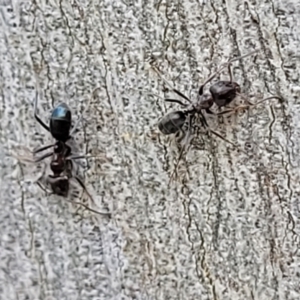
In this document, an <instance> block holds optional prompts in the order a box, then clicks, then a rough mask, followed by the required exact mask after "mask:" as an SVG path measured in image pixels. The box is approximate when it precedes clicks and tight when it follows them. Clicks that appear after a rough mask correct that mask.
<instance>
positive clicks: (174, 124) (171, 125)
mask: <svg viewBox="0 0 300 300" xmlns="http://www.w3.org/2000/svg"><path fill="white" fill-rule="evenodd" d="M185 120H186V114H185V113H184V112H182V111H173V112H170V113H169V114H167V115H165V116H164V117H163V118H162V119H161V120H160V122H159V123H158V129H159V130H160V131H161V132H162V133H163V134H166V135H168V134H173V133H176V132H177V131H179V130H180V129H181V128H182V126H183V124H184V123H185Z"/></svg>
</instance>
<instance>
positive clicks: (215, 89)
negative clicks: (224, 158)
mask: <svg viewBox="0 0 300 300" xmlns="http://www.w3.org/2000/svg"><path fill="white" fill-rule="evenodd" d="M257 52H258V50H254V51H252V52H250V53H248V54H245V55H243V56H240V57H237V58H234V59H231V60H229V61H228V62H226V63H223V64H221V65H220V66H219V68H218V70H217V71H216V72H215V73H213V74H212V75H211V76H210V77H209V78H208V79H207V80H206V81H205V82H204V83H203V84H202V85H201V86H200V88H199V91H198V97H197V100H196V101H194V102H192V101H191V100H190V99H189V98H188V97H187V96H185V95H184V94H183V93H181V92H180V91H178V90H176V89H174V88H173V87H172V86H170V84H169V83H168V82H167V81H166V80H165V79H164V78H163V77H162V75H161V74H160V72H159V71H158V70H157V69H156V68H155V67H154V66H152V68H153V69H154V71H155V72H156V73H157V74H158V75H159V76H160V77H161V79H162V80H163V81H164V82H165V83H166V84H167V85H169V86H170V87H171V89H172V90H173V92H175V93H176V94H177V95H179V96H180V97H181V98H183V99H185V100H186V101H187V102H188V103H184V102H182V101H180V100H177V99H169V98H167V99H164V100H165V101H166V102H173V103H177V104H179V105H181V106H182V107H184V108H185V110H177V111H173V112H170V113H168V114H167V115H165V116H164V117H163V118H162V119H161V120H160V121H159V123H158V128H159V130H160V131H161V132H162V133H163V134H165V135H170V134H176V133H178V132H180V131H182V127H183V125H184V124H185V122H186V120H187V119H188V130H187V136H186V139H185V140H186V142H185V145H184V146H183V148H182V151H181V153H180V155H179V159H178V163H179V160H180V158H181V156H182V153H183V151H184V149H185V147H186V144H187V143H188V142H189V141H190V136H191V128H192V122H193V120H194V119H195V117H196V115H199V116H200V119H201V123H202V125H203V126H204V127H205V128H206V129H208V130H209V131H210V132H211V133H213V134H214V135H216V136H218V137H219V138H221V139H223V140H224V141H226V142H228V143H230V144H231V145H233V146H234V147H237V148H238V146H237V145H235V144H234V143H232V142H230V141H228V140H227V139H225V138H224V137H223V136H221V134H219V133H217V132H215V131H213V130H211V129H210V128H209V126H208V124H207V121H206V118H205V116H204V114H203V113H202V111H203V110H205V111H206V112H207V113H208V114H214V115H221V114H225V113H229V112H234V111H236V110H238V109H245V108H248V107H250V106H256V105H258V104H260V103H262V102H264V101H267V100H269V99H272V98H277V99H280V98H279V97H275V96H272V97H268V98H265V99H262V100H260V101H258V102H257V103H255V104H252V103H251V102H250V101H248V99H246V101H247V102H248V105H241V106H238V107H236V108H233V109H229V110H226V111H222V112H220V113H213V112H212V111H211V110H210V108H211V107H212V106H213V104H214V103H215V104H216V105H217V106H218V107H219V108H221V107H223V106H227V105H228V104H229V103H231V102H232V101H233V100H234V99H235V98H236V96H237V95H240V96H242V95H241V94H240V92H241V89H240V85H239V84H238V83H237V82H234V81H233V76H232V71H231V64H232V63H233V62H234V61H237V60H241V59H243V58H245V57H247V56H250V55H252V54H255V53H257ZM226 67H228V72H229V76H230V80H229V81H223V80H219V81H217V82H216V83H214V84H213V85H211V87H210V89H209V92H206V93H204V87H205V86H206V85H207V84H208V83H209V82H211V81H212V80H213V79H214V78H215V77H216V76H217V75H218V74H220V73H221V71H223V70H224V69H225V68H226ZM178 163H177V166H178ZM177 166H176V168H177ZM176 168H175V171H176ZM175 171H174V172H175Z"/></svg>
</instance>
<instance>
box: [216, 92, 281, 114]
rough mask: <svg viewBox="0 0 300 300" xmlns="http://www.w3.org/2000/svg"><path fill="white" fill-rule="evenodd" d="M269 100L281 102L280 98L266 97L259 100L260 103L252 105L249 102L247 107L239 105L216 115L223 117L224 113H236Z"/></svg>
mask: <svg viewBox="0 0 300 300" xmlns="http://www.w3.org/2000/svg"><path fill="white" fill-rule="evenodd" d="M270 99H277V100H282V99H281V98H280V97H277V96H271V97H267V98H265V99H262V100H260V101H258V102H256V103H254V104H252V103H251V102H249V101H248V102H249V104H248V105H239V106H237V107H235V108H233V109H230V110H225V111H222V112H220V113H218V115H224V114H226V113H231V112H236V111H238V110H241V109H247V108H250V107H254V106H257V105H259V104H261V103H263V102H265V101H267V100H270Z"/></svg>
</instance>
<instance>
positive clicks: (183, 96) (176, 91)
mask: <svg viewBox="0 0 300 300" xmlns="http://www.w3.org/2000/svg"><path fill="white" fill-rule="evenodd" d="M152 69H153V70H154V71H155V72H156V73H157V74H158V76H159V77H160V78H161V79H162V80H163V82H164V83H165V84H166V85H168V86H169V87H170V88H171V90H172V91H173V92H174V93H176V94H177V95H179V96H180V97H182V98H183V99H185V100H186V101H188V102H189V103H192V101H191V100H190V99H189V98H188V97H187V96H185V95H184V94H182V93H181V92H180V91H178V90H176V89H174V87H172V85H171V84H170V83H169V82H168V81H167V80H166V79H164V78H163V76H162V75H161V73H160V72H159V71H158V70H157V68H156V67H154V66H152Z"/></svg>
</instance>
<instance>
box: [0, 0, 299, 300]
mask: <svg viewBox="0 0 300 300" xmlns="http://www.w3.org/2000/svg"><path fill="white" fill-rule="evenodd" d="M0 12H1V13H0V74H1V75H0V76H1V77H0V85H1V88H0V91H1V94H0V99H1V111H0V113H1V123H0V126H1V132H0V137H1V145H0V155H1V177H0V180H1V181H0V182H1V198H0V202H1V210H0V222H1V236H0V262H1V263H0V298H1V299H6V300H9V299H19V300H22V299H47V300H50V299H60V300H62V299H81V300H85V299H184V300H185V299H202V300H204V299H264V300H267V299H300V252H299V251H300V250H299V243H300V239H299V234H300V201H299V198H298V197H299V193H300V188H299V162H300V158H299V157H300V156H299V154H300V153H299V138H300V126H299V120H300V106H299V94H300V86H299V78H300V76H299V75H300V74H299V73H300V72H299V70H300V52H299V49H300V44H299V37H300V22H299V20H300V4H299V1H297V0H287V1H278V0H274V1H268V0H267V1H255V0H254V1H238V0H232V1H229V0H227V1H219V0H218V1H211V2H210V1H193V0H191V1H187V0H184V1H182V2H181V1H179V2H178V1H175V2H174V1H170V0H167V1H137V2H135V1H127V0H125V1H119V0H118V1H76V0H74V1H22V0H21V1H1V2H0ZM254 49H259V50H260V52H259V54H257V55H253V56H251V57H248V58H246V59H244V60H242V61H238V62H235V63H234V64H233V71H234V79H235V80H236V81H237V82H239V83H240V85H241V87H242V91H243V93H244V94H245V95H247V96H248V97H250V99H251V101H252V102H256V101H258V100H259V99H262V98H263V97H267V96H271V95H277V96H280V97H282V99H283V100H282V101H278V100H270V101H269V102H266V103H264V104H263V105H259V106H257V107H254V108H251V109H249V110H247V111H244V112H242V113H239V114H237V115H230V116H225V117H215V116H208V117H207V118H208V123H209V125H210V127H211V128H213V129H214V130H216V131H218V132H219V133H221V134H222V135H223V136H224V137H226V139H228V140H230V141H233V142H234V143H236V144H237V145H238V146H239V147H240V149H242V150H244V151H246V152H247V154H245V153H244V152H242V151H241V150H238V149H235V148H233V147H232V146H231V145H229V144H228V143H226V142H224V141H223V140H221V139H219V138H217V137H215V136H211V135H208V134H206V133H205V132H203V130H202V132H200V133H202V134H199V135H198V136H197V137H196V138H195V139H194V141H193V144H192V145H191V147H190V148H189V151H188V152H187V154H186V155H184V156H183V159H182V161H181V162H180V164H179V167H178V178H177V179H176V180H174V181H172V182H171V184H170V186H168V183H169V179H170V176H171V173H172V171H173V170H174V166H175V164H176V161H177V158H178V155H179V148H178V146H177V145H176V143H175V141H174V139H173V140H172V138H168V137H165V136H163V135H162V134H160V133H159V131H158V128H157V122H158V121H159V119H160V118H161V117H162V116H163V115H164V114H166V113H167V112H170V111H172V110H176V109H179V107H178V105H175V104H169V103H166V102H164V101H163V98H166V97H173V98H178V97H177V95H175V94H174V93H173V92H172V91H171V90H170V89H169V87H168V86H167V85H165V83H164V82H163V81H162V80H161V79H160V78H159V77H158V75H157V74H156V73H155V72H153V70H152V69H151V67H150V64H149V63H150V62H152V63H153V64H154V65H155V66H157V68H158V69H159V70H160V72H161V73H162V75H163V76H164V78H166V79H167V80H168V81H169V82H170V83H171V84H172V86H174V87H175V88H177V89H179V90H180V91H181V92H182V93H184V94H186V95H188V96H190V97H191V98H192V99H195V98H196V96H197V88H198V87H199V85H200V84H201V82H203V81H204V80H205V79H206V78H207V77H208V76H209V75H210V74H211V73H212V72H213V71H215V70H216V68H217V66H218V65H219V64H220V63H222V62H225V61H227V60H228V59H229V58H232V57H237V56H240V55H243V54H246V53H248V52H250V51H252V50H254ZM226 76H228V75H227V73H226V72H224V73H222V75H221V78H224V79H226V78H228V77H226ZM167 88H168V90H167ZM95 89H96V91H95V93H94V97H92V93H93V91H94V90H95ZM36 92H38V93H39V105H38V109H39V115H40V117H41V118H42V119H43V120H44V121H45V122H47V123H48V122H49V117H50V113H51V110H52V109H53V107H54V106H55V105H57V104H58V103H60V102H66V103H67V104H68V105H69V106H70V108H71V110H72V113H73V120H74V121H76V120H77V118H78V117H79V116H80V115H81V113H82V112H83V111H84V109H85V108H86V107H87V104H88V101H89V99H91V97H92V99H91V103H90V105H89V106H88V107H87V111H86V112H85V113H84V115H83V118H84V120H83V122H82V123H81V125H80V126H79V130H78V132H77V133H76V135H75V136H74V140H75V141H74V143H75V144H76V145H77V148H78V151H79V152H80V153H83V154H89V155H94V156H99V157H97V158H91V159H88V162H87V167H86V168H82V167H80V166H79V170H82V173H83V176H84V182H85V184H86V186H87V189H88V190H89V191H91V193H92V194H93V197H94V199H95V202H96V206H97V209H99V210H101V211H110V212H111V213H112V216H111V218H110V219H109V218H106V217H100V216H97V215H95V214H93V213H91V212H89V211H84V209H83V208H82V207H79V206H78V205H74V204H70V203H69V202H67V201H65V199H64V198H61V197H59V196H55V195H49V194H48V193H46V192H45V191H44V190H43V189H41V188H40V186H39V185H38V184H37V182H36V181H37V180H38V179H39V177H40V176H41V175H42V174H43V170H44V167H45V166H48V165H49V159H48V160H46V161H45V162H44V163H41V164H30V163H26V164H25V163H22V162H20V161H19V160H18V159H16V158H15V155H19V154H20V151H21V150H22V149H23V147H27V148H28V149H31V150H33V149H34V148H36V147H39V146H41V145H46V144H47V143H50V142H51V141H52V138H51V135H50V134H49V133H48V132H46V131H45V130H44V129H43V128H42V127H41V126H40V125H39V124H38V123H37V122H36V120H35V119H34V117H33V104H34V99H35V95H36ZM153 94H155V95H158V96H159V97H160V98H158V97H157V96H155V95H153ZM235 105H238V103H237V102H235ZM105 156H106V158H107V159H105V158H104V157H105ZM83 163H84V161H83ZM45 174H49V170H48V169H46V173H45ZM45 176H46V175H45ZM77 190H78V192H80V189H77ZM77 190H76V189H74V191H73V192H72V193H71V195H70V198H69V199H70V200H76V201H85V200H86V197H85V195H84V194H81V193H77V194H76V195H75V192H76V191H77ZM22 204H23V205H22ZM89 205H91V203H89ZM93 208H95V209H96V207H93Z"/></svg>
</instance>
